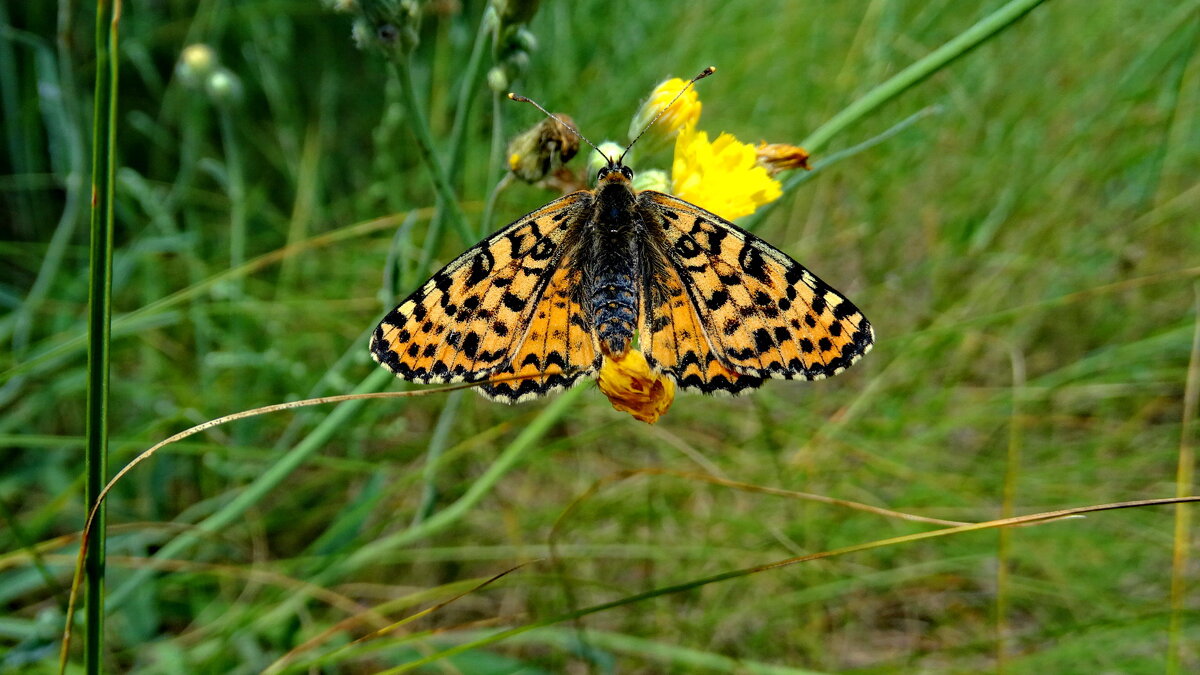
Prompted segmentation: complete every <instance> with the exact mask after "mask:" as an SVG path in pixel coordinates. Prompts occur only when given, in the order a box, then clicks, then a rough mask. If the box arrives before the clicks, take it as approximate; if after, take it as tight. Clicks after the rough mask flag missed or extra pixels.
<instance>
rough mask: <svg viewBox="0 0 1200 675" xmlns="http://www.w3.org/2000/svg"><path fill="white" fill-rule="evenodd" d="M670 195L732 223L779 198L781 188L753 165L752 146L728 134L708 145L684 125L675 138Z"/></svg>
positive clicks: (703, 136) (702, 135) (703, 137)
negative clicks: (735, 219)
mask: <svg viewBox="0 0 1200 675" xmlns="http://www.w3.org/2000/svg"><path fill="white" fill-rule="evenodd" d="M671 185H672V190H671V192H672V193H673V194H674V195H675V196H676V197H679V198H680V199H682V200H684V201H689V202H691V203H693V204H695V205H696V206H699V207H701V208H705V209H708V210H709V211H712V212H713V213H715V214H717V215H718V216H721V217H722V218H727V219H729V220H733V219H734V218H740V217H741V216H747V215H750V214H751V213H754V212H755V210H757V209H758V207H760V206H762V205H763V204H767V203H770V202H773V201H775V200H776V199H779V197H780V195H782V194H783V187H782V185H780V183H779V181H777V180H775V179H774V178H771V175H770V174H769V173H767V170H766V169H764V168H763V167H761V166H759V165H758V164H757V153H756V152H755V149H754V146H753V145H750V144H749V143H742V142H741V141H739V140H738V139H736V138H734V137H733V136H732V135H731V134H721V135H720V136H718V137H717V140H715V141H713V142H711V143H710V142H709V140H708V134H706V133H705V132H703V131H696V128H695V126H693V125H688V126H686V127H684V128H683V129H682V130H681V131H680V132H679V137H678V138H676V139H675V161H674V163H673V164H672V166H671Z"/></svg>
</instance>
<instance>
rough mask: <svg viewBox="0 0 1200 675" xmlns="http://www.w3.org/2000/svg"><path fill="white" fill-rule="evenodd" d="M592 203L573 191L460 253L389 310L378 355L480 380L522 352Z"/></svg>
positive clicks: (444, 379) (452, 378) (424, 376)
mask: <svg viewBox="0 0 1200 675" xmlns="http://www.w3.org/2000/svg"><path fill="white" fill-rule="evenodd" d="M590 204H591V195H590V194H589V193H587V192H576V193H573V194H570V195H567V196H565V197H562V198H560V199H557V200H555V201H553V202H550V203H549V204H547V205H545V206H543V207H542V208H540V209H538V210H537V211H534V212H533V213H530V214H528V215H526V216H524V217H522V218H520V219H518V220H517V221H516V222H514V223H512V224H511V225H509V226H507V227H505V228H503V229H501V230H499V231H497V232H496V233H495V234H492V235H491V236H489V237H488V238H487V239H484V240H483V241H482V242H480V243H479V244H477V245H475V246H474V247H472V248H471V249H470V250H468V251H466V252H465V253H463V254H462V255H460V256H459V257H458V258H456V259H455V260H453V261H452V262H451V263H450V264H448V265H446V267H444V268H443V269H442V270H441V271H439V272H438V273H437V274H434V275H433V277H432V278H430V279H429V281H428V282H426V283H425V285H424V286H422V287H421V288H420V289H418V290H417V291H416V292H414V293H413V294H412V295H410V296H409V297H408V298H406V299H405V300H404V301H403V302H401V303H400V304H399V305H398V306H396V308H395V309H393V310H392V311H391V312H389V313H388V315H387V316H385V317H384V319H383V321H381V322H380V324H379V326H378V327H377V328H376V329H375V332H374V334H373V335H372V337H371V355H372V357H374V359H375V360H376V361H378V362H379V363H380V364H381V365H383V366H384V367H386V368H387V369H388V370H391V371H392V372H393V373H395V374H396V375H398V376H399V377H401V378H403V379H406V380H411V381H414V382H422V383H448V382H477V381H479V380H484V379H487V378H488V377H489V376H490V375H491V374H492V373H495V372H497V371H501V370H502V369H506V368H508V367H509V364H510V363H513V362H514V357H518V356H519V357H521V358H523V357H524V355H525V354H526V353H527V350H526V351H523V349H524V347H525V343H526V341H527V339H526V338H527V336H528V335H530V334H531V333H532V332H533V330H532V326H533V324H534V323H536V322H537V321H540V320H541V319H538V318H537V317H538V314H539V313H541V312H544V311H545V310H544V308H543V307H542V305H543V302H542V300H543V298H544V297H545V296H546V289H547V287H548V286H551V281H552V279H557V278H560V277H559V275H561V273H562V269H561V268H562V263H563V260H564V259H565V258H568V257H569V251H570V249H571V248H572V246H573V238H574V237H577V236H578V232H576V231H574V230H576V229H577V228H572V227H571V225H572V224H573V223H575V222H576V221H577V220H578V216H579V213H580V212H581V211H582V210H586V209H587V208H588V207H589V206H590ZM552 295H553V293H552ZM529 349H536V348H534V347H533V346H530V347H529ZM572 356H573V358H574V357H575V356H576V355H575V354H574V353H573V354H572ZM579 358H582V356H579ZM573 362H574V361H573ZM589 363H590V362H589ZM518 365H519V364H518ZM518 384H519V383H518ZM492 395H493V396H494V397H496V398H501V399H503V398H504V397H503V396H502V395H501V394H500V393H499V392H495V393H493V394H492Z"/></svg>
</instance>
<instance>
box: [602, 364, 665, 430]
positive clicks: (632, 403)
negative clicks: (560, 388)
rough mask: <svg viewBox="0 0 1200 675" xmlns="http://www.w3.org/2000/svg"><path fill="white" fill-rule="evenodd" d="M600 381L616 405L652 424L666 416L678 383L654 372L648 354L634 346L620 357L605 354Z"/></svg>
mask: <svg viewBox="0 0 1200 675" xmlns="http://www.w3.org/2000/svg"><path fill="white" fill-rule="evenodd" d="M597 383H598V384H599V385H600V391H602V392H604V395H605V396H607V397H608V400H609V401H610V402H611V403H612V406H613V407H614V408H616V409H617V410H620V411H623V412H627V413H629V414H630V415H633V416H634V417H636V418H637V419H639V420H641V421H643V422H647V423H649V424H653V423H655V422H657V421H658V418H659V417H662V416H663V415H665V414H666V413H667V409H668V408H670V407H671V402H672V401H674V400H675V383H674V382H672V381H671V380H670V379H668V378H666V377H664V376H663V375H659V374H658V373H654V372H651V371H650V365H649V364H648V363H646V357H645V356H644V355H643V354H642V353H641V352H639V351H636V350H633V349H630V350H629V351H627V352H625V354H624V355H621V356H613V355H611V354H609V355H606V356H605V357H604V364H603V365H602V366H600V377H599V379H598V381H597Z"/></svg>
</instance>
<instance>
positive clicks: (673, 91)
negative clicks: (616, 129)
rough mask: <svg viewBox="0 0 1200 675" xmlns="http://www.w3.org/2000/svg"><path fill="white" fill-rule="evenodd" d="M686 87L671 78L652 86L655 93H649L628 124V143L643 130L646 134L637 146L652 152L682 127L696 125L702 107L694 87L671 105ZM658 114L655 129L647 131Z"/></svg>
mask: <svg viewBox="0 0 1200 675" xmlns="http://www.w3.org/2000/svg"><path fill="white" fill-rule="evenodd" d="M687 85H688V82H687V80H681V79H679V78H678V77H673V78H671V79H669V80H666V81H665V82H662V83H660V84H659V85H658V86H657V87H655V88H654V91H652V92H650V98H648V99H646V102H645V103H643V104H642V107H641V108H639V109H638V111H637V114H636V115H634V116H633V121H632V122H631V123H630V124H629V140H631V141H632V140H633V139H634V138H637V135H638V134H640V133H642V131H643V130H645V131H646V135H645V136H644V137H643V138H642V140H641V141H640V143H642V144H643V145H645V146H649V148H648V149H649V150H650V151H653V150H656V149H661V148H662V147H663V146H664V145H665V144H666V142H667V141H669V140H672V139H674V137H675V134H677V133H678V132H679V130H680V129H682V128H683V127H685V126H689V125H695V124H696V122H697V121H698V120H699V119H700V108H701V105H700V97H699V95H697V94H696V89H695V88H689V89H688V90H687V92H686V93H685V94H683V95H682V96H680V97H679V100H678V101H675V103H674V105H672V104H671V101H672V100H674V99H675V96H676V95H678V94H679V92H680V90H682V89H683V88H684V87H686V86H687ZM667 106H670V108H667ZM664 110H665V112H664ZM659 113H662V117H659V118H658V121H657V122H654V126H652V127H650V128H649V129H646V125H648V124H650V123H651V122H653V121H654V118H655V117H657V116H658V115H659ZM644 149H645V148H644Z"/></svg>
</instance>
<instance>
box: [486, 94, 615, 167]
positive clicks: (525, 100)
mask: <svg viewBox="0 0 1200 675" xmlns="http://www.w3.org/2000/svg"><path fill="white" fill-rule="evenodd" d="M508 98H509V99H511V100H513V101H516V102H518V103H528V104H530V105H532V106H533V107H535V108H537V109H538V110H541V111H542V113H543V114H544V115H546V117H549V118H550V119H552V120H554V121H555V122H558V123H559V124H561V125H563V126H564V127H566V128H567V131H569V132H571V133H573V134H575V135H576V136H578V137H579V139H580V140H581V141H583V142H584V143H587V144H588V145H590V146H592V149H593V150H595V151H596V152H599V153H600V156H601V157H603V158H604V159H606V160H608V161H610V162H611V161H612V160H611V159H609V157H608V155H606V154H604V153H603V152H600V148H597V147H596V144H595V143H592V142H591V141H589V140H588V139H587V136H584V135H583V134H581V133H579V130H578V129H576V128H575V127H573V126H571V125H570V124H567V123H566V122H564V121H563V120H562V118H561V117H559V116H558V115H555V114H554V113H552V112H550V111H549V110H546V109H545V108H543V107H542V106H540V105H538V102H537V101H535V100H533V99H531V98H526V97H524V96H521V95H520V94H514V93H512V92H511V91H510V92H508Z"/></svg>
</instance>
